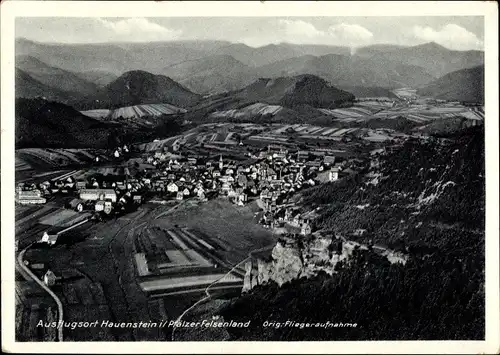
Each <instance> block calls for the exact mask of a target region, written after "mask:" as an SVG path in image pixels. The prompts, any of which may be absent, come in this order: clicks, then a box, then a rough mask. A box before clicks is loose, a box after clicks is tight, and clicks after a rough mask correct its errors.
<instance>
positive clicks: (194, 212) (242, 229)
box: [156, 199, 275, 264]
mask: <svg viewBox="0 0 500 355" xmlns="http://www.w3.org/2000/svg"><path fill="white" fill-rule="evenodd" d="M156 224H157V225H158V226H160V227H161V226H172V225H175V226H177V228H189V231H188V232H189V233H191V234H192V235H193V234H194V235H196V237H195V238H197V239H202V240H203V241H204V242H205V243H208V245H210V246H213V247H214V248H216V249H217V250H218V251H219V252H220V255H221V257H222V258H225V259H226V260H228V261H229V262H230V263H231V264H235V263H237V262H239V261H241V260H242V259H244V258H245V257H246V256H247V254H248V252H250V251H251V250H253V249H257V248H262V247H265V246H268V245H270V244H273V243H274V242H275V240H274V237H273V236H272V234H271V233H270V232H269V231H268V230H267V229H265V228H263V227H261V226H260V225H258V224H257V221H256V216H255V214H254V212H253V211H252V210H251V208H250V207H249V206H245V207H236V206H234V205H233V204H231V203H230V202H228V201H226V200H221V199H216V200H211V201H209V202H207V203H204V204H201V205H198V206H194V207H186V208H180V209H178V210H176V211H175V212H173V213H172V214H170V215H168V216H166V217H163V218H161V219H159V220H158V221H156ZM189 233H187V236H186V234H185V237H190V234H189ZM191 239H194V238H193V237H192V236H191ZM202 247H203V245H202ZM205 248H206V246H205ZM206 249H208V248H206Z"/></svg>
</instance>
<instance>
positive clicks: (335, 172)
mask: <svg viewBox="0 0 500 355" xmlns="http://www.w3.org/2000/svg"><path fill="white" fill-rule="evenodd" d="M338 179H339V169H338V168H332V169H331V170H330V172H329V173H328V180H329V181H335V180H338Z"/></svg>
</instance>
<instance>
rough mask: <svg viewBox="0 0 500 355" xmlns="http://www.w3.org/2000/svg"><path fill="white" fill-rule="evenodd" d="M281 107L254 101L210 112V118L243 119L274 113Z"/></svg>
mask: <svg viewBox="0 0 500 355" xmlns="http://www.w3.org/2000/svg"><path fill="white" fill-rule="evenodd" d="M282 109H283V107H282V106H279V105H268V104H264V103H259V102H258V103H255V104H252V105H249V106H246V107H243V108H240V109H234V110H227V111H216V112H214V113H212V114H210V116H209V117H210V118H232V119H243V118H248V117H252V116H258V115H272V116H274V115H276V114H277V113H279V112H280V111H281V110H282Z"/></svg>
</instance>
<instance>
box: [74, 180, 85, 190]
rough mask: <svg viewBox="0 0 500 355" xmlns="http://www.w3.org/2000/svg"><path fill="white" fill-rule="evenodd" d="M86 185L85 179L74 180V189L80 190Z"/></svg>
mask: <svg viewBox="0 0 500 355" xmlns="http://www.w3.org/2000/svg"><path fill="white" fill-rule="evenodd" d="M86 186H87V183H86V182H85V181H77V182H76V189H77V190H81V189H84V188H85V187H86Z"/></svg>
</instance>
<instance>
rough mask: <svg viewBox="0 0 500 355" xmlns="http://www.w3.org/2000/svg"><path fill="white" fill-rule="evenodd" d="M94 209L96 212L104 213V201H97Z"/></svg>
mask: <svg viewBox="0 0 500 355" xmlns="http://www.w3.org/2000/svg"><path fill="white" fill-rule="evenodd" d="M94 207H95V211H96V212H101V211H104V201H102V200H101V201H97V202H96V204H95V206H94Z"/></svg>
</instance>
